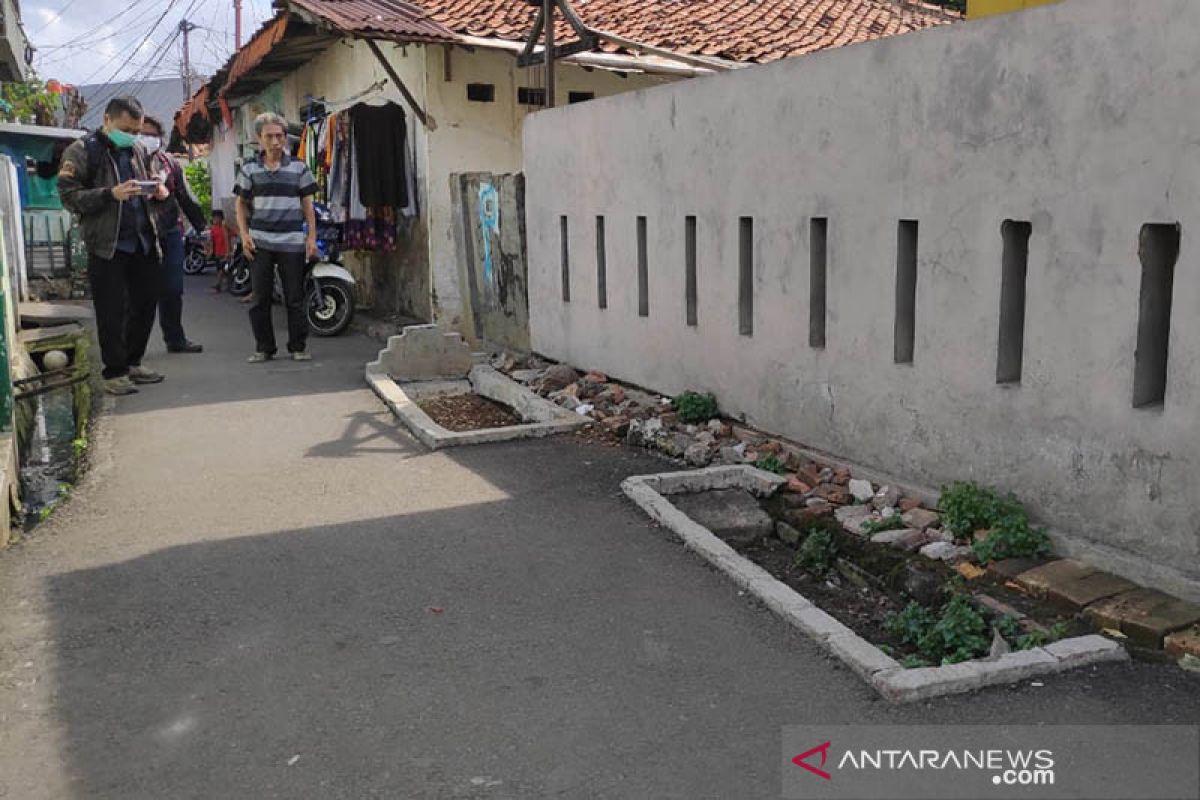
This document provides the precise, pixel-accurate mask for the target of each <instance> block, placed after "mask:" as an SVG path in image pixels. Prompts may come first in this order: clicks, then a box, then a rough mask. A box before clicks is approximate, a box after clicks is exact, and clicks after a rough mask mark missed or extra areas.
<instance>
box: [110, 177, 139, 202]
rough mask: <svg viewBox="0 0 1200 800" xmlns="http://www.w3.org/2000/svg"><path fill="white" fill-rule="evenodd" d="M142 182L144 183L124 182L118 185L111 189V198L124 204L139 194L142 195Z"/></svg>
mask: <svg viewBox="0 0 1200 800" xmlns="http://www.w3.org/2000/svg"><path fill="white" fill-rule="evenodd" d="M144 182H145V181H125V182H124V183H118V184H117V185H116V186H114V187H112V189H111V191H112V196H113V197H115V198H116V199H117V200H119V201H120V202H122V203H124V202H125V201H126V200H130V199H132V198H134V197H137V196H138V195H140V194H144V192H143V191H142V186H141V184H142V183H144Z"/></svg>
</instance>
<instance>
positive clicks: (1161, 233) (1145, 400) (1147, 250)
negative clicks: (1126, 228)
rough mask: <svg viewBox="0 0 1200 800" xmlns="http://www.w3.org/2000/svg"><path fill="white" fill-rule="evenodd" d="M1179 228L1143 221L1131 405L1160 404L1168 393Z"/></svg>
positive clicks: (1175, 225) (1139, 249) (1139, 254)
mask: <svg viewBox="0 0 1200 800" xmlns="http://www.w3.org/2000/svg"><path fill="white" fill-rule="evenodd" d="M1181 238H1182V228H1181V227H1180V226H1179V224H1178V223H1176V224H1174V225H1153V224H1151V225H1144V226H1142V233H1141V237H1140V241H1139V243H1138V258H1139V259H1141V262H1142V288H1141V295H1140V302H1139V305H1138V330H1137V352H1136V353H1135V355H1134V375H1133V407H1134V408H1145V407H1147V406H1156V405H1160V404H1162V403H1163V402H1164V401H1165V399H1166V396H1167V345H1168V343H1169V339H1170V336H1171V296H1172V293H1173V292H1174V288H1175V262H1176V261H1178V260H1179V244H1180V240H1181Z"/></svg>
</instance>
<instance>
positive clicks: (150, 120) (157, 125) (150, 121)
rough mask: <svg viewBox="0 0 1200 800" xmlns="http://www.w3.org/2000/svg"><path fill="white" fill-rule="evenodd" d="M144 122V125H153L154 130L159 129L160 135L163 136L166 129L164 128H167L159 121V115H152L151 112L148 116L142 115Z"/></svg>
mask: <svg viewBox="0 0 1200 800" xmlns="http://www.w3.org/2000/svg"><path fill="white" fill-rule="evenodd" d="M142 124H143V125H150V126H152V127H153V128H154V130H156V131H158V135H159V136H162V135H163V131H164V130H166V129H165V128H164V127H163V124H162V123H161V122H159V121H158V117H152V116H150V115H149V114H147V115H146V116H144V117H142Z"/></svg>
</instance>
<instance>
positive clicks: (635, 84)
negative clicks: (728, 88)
mask: <svg viewBox="0 0 1200 800" xmlns="http://www.w3.org/2000/svg"><path fill="white" fill-rule="evenodd" d="M428 52H429V61H428V91H429V111H430V113H431V114H433V116H434V119H436V120H437V124H438V129H437V130H436V131H435V132H434V133H433V135H432V136H430V137H429V173H428V175H427V180H428V187H429V206H428V213H429V258H430V262H431V263H432V265H433V288H434V306H435V312H434V315H435V319H436V321H437V322H438V323H439V324H441V325H443V326H444V327H446V328H447V329H448V330H457V331H459V332H460V333H462V334H463V335H464V336H467V337H468V338H473V337H474V335H475V333H474V326H473V324H472V321H471V315H470V312H469V309H468V308H467V305H468V302H469V301H468V302H464V297H466V298H469V296H470V295H469V288H468V287H467V286H466V285H465V283H464V281H465V275H466V274H467V272H466V270H465V269H462V268H460V264H459V258H460V255H461V254H460V253H459V251H458V249H457V248H456V246H455V238H454V229H455V225H456V217H455V214H454V207H453V203H452V197H453V192H454V189H453V187H452V181H451V175H453V174H457V173H470V172H492V173H496V174H501V173H506V172H520V170H521V129H522V126H523V125H524V124H525V121H526V119H527V118H530V117H533V116H537V115H536V114H534V112H535V111H538V112H540V111H541V109H540V107H536V106H525V105H520V104H519V103H518V102H517V95H518V89H519V88H520V87H522V86H530V87H539V86H544V85H545V79H544V77H543V76H542V71H541V70H539V69H524V68H518V67H517V62H516V56H515V54H513V53H508V52H503V51H498V50H487V49H483V48H478V49H476V50H475V51H474V52H468V51H466V50H462V49H455V50H453V51H451V55H450V73H449V80H447V79H446V52H447V51H446V49H445V48H442V47H433V48H430V49H429V51H428ZM555 77H556V83H557V87H556V92H555V94H556V96H557V101H558V102H559V103H561V104H564V105H565V104H566V102H567V98H568V96H569V93H570V92H574V91H588V92H594V93H595V94H596V96H597V97H605V96H608V95H612V94H617V93H618V92H624V91H629V90H631V89H637V88H642V87H647V86H655V85H658V84H662V83H665V82H668V81H669V80H671V79H670V78H664V77H661V76H649V75H630V76H628V77H621V76H619V75H617V74H616V73H613V72H606V71H604V70H593V71H590V72H589V71H586V70H583V69H580V68H579V67H575V66H571V65H567V64H560V65H559V66H558V69H557V72H556V73H555ZM471 83H485V84H492V85H493V86H494V87H495V99H494V101H493V102H490V103H481V102H473V101H470V100H468V99H467V84H471ZM593 102H594V101H593ZM582 105H587V103H584V104H582Z"/></svg>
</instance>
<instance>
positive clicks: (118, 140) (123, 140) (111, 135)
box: [108, 130, 137, 150]
mask: <svg viewBox="0 0 1200 800" xmlns="http://www.w3.org/2000/svg"><path fill="white" fill-rule="evenodd" d="M108 140H109V141H110V142H112V143H113V144H114V145H115V146H117V147H119V148H121V149H122V150H128V149H129V148H130V147H133V143H134V142H136V141H137V137H136V136H134V135H133V134H132V133H126V132H125V131H119V130H111V131H108Z"/></svg>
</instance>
